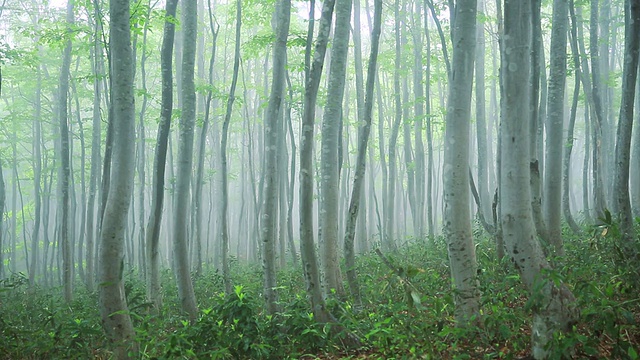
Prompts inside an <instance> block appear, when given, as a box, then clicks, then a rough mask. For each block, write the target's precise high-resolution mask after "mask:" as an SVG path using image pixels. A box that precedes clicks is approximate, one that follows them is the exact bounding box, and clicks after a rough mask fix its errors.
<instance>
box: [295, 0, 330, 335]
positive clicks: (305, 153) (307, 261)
mask: <svg viewBox="0 0 640 360" xmlns="http://www.w3.org/2000/svg"><path fill="white" fill-rule="evenodd" d="M334 5H335V0H325V1H324V2H323V3H322V14H321V17H320V27H319V29H318V37H317V39H316V42H315V51H314V52H313V59H311V52H312V51H311V48H312V46H313V24H314V21H313V20H311V21H309V30H308V32H307V45H306V49H305V91H304V105H303V117H302V130H301V136H300V256H301V258H302V266H303V271H304V277H305V283H306V290H307V297H309V300H310V302H311V308H312V311H313V313H314V316H315V318H316V320H317V321H318V322H320V323H327V322H330V321H331V320H332V316H331V314H330V313H329V311H328V310H327V308H326V306H325V301H324V298H323V296H322V289H321V286H320V274H319V271H318V260H317V258H316V254H315V244H314V235H313V174H314V170H313V163H312V158H313V142H314V141H313V129H314V120H315V110H316V101H317V97H318V87H319V86H320V77H321V75H322V67H323V64H324V57H325V54H326V51H327V42H328V40H329V31H330V29H331V21H332V17H333V8H334ZM314 7H315V1H313V0H312V1H311V4H310V9H311V10H310V14H309V18H310V19H314Z"/></svg>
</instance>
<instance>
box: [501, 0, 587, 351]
mask: <svg viewBox="0 0 640 360" xmlns="http://www.w3.org/2000/svg"><path fill="white" fill-rule="evenodd" d="M530 18H531V0H506V1H505V5H504V37H503V38H502V78H503V87H502V90H503V94H502V95H503V101H502V126H501V134H500V136H501V149H500V151H501V164H500V165H501V169H500V177H501V179H500V186H501V195H502V199H501V201H500V207H501V223H502V231H503V236H504V241H505V246H506V248H507V250H508V252H509V255H510V256H511V258H512V260H513V263H514V264H515V266H516V268H517V269H518V271H519V272H520V275H521V277H522V280H523V282H524V284H525V286H526V287H527V288H528V289H529V291H530V292H531V296H532V300H533V301H534V302H535V304H534V305H533V309H534V314H533V317H534V319H533V326H532V331H531V334H532V348H533V356H534V358H535V359H546V358H549V356H550V354H549V347H548V343H549V341H550V340H551V339H553V336H554V332H555V331H568V330H570V329H571V325H572V323H573V322H574V321H575V315H576V314H575V308H574V306H575V305H574V303H575V298H574V297H573V295H572V294H571V291H570V290H569V289H568V288H567V287H566V286H565V285H564V284H563V283H562V282H556V281H554V279H552V278H551V277H550V274H549V270H551V267H550V265H549V263H548V262H547V260H546V259H545V257H544V254H543V252H542V249H541V248H540V245H539V242H538V240H537V239H536V229H535V225H534V221H533V210H532V206H531V187H530V186H529V181H530V179H529V177H530V172H529V160H530V155H529V151H530V146H529V145H530V141H529V131H530V128H529V126H526V125H525V124H527V123H526V122H523V121H522V119H523V118H524V119H527V118H528V115H527V111H528V110H530V109H529V108H528V107H527V104H529V88H528V87H526V86H522V84H526V83H527V80H528V77H529V72H530V69H531V63H530V54H529V51H530V48H531V42H530V41H531V22H530ZM523 114H525V115H523Z"/></svg>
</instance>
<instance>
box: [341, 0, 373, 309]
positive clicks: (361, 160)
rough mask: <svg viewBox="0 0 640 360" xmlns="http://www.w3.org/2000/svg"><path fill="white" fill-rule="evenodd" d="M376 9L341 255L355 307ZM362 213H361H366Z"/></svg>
mask: <svg viewBox="0 0 640 360" xmlns="http://www.w3.org/2000/svg"><path fill="white" fill-rule="evenodd" d="M374 6H375V11H374V16H373V17H374V20H373V28H372V30H371V50H370V51H371V52H370V54H369V63H368V65H367V84H366V88H365V99H364V109H363V110H364V114H363V120H364V123H363V124H362V127H360V129H359V134H358V155H357V159H356V170H355V176H354V179H353V188H352V192H351V200H350V202H349V212H348V217H347V221H346V225H345V237H344V254H345V265H346V268H347V281H348V283H349V289H350V290H351V295H352V296H353V299H354V303H355V304H356V306H361V305H362V298H361V295H360V286H359V285H358V278H357V276H356V268H355V267H356V264H355V252H354V244H353V240H354V237H355V225H356V219H357V218H358V214H359V210H360V206H359V205H360V203H361V202H360V199H362V189H363V187H364V179H365V177H364V176H365V170H366V166H365V165H366V164H365V156H366V154H367V145H368V142H369V135H370V133H371V119H372V113H373V88H374V84H375V77H376V72H377V63H378V47H379V43H380V32H381V23H382V0H376V1H375V5H374ZM365 215H366V214H362V215H360V216H365Z"/></svg>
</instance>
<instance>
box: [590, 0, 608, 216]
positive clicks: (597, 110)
mask: <svg viewBox="0 0 640 360" xmlns="http://www.w3.org/2000/svg"><path fill="white" fill-rule="evenodd" d="M598 3H599V0H591V18H590V21H589V24H590V34H589V53H590V60H591V84H592V89H591V93H592V98H593V110H594V111H593V115H594V116H592V119H593V120H594V122H593V126H592V132H593V139H594V141H592V144H593V165H592V174H593V197H594V211H595V215H596V219H601V218H604V211H605V209H606V207H607V204H606V200H605V190H604V175H603V171H602V169H603V164H604V163H603V157H602V151H603V149H602V127H603V124H604V121H605V119H604V110H603V107H602V90H601V87H602V84H601V81H602V80H601V78H600V71H601V68H600V54H599V53H598V45H599V40H598V39H599V37H598V18H599V11H598V10H599V9H598ZM598 221H599V220H598Z"/></svg>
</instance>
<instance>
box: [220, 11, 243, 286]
mask: <svg viewBox="0 0 640 360" xmlns="http://www.w3.org/2000/svg"><path fill="white" fill-rule="evenodd" d="M241 26H242V7H241V2H240V0H237V1H236V41H235V51H234V56H233V75H232V76H233V77H232V80H231V88H230V89H229V97H228V99H227V111H226V114H225V116H224V123H223V124H222V138H221V140H220V158H221V161H220V165H221V171H220V176H221V182H220V188H221V197H222V201H221V203H220V207H221V211H220V234H221V236H220V238H221V239H220V240H221V241H220V246H221V250H222V254H221V255H222V277H223V280H224V289H225V292H226V293H227V294H232V293H233V286H232V283H231V274H230V270H229V219H228V216H229V215H228V212H229V209H228V208H229V185H228V182H227V181H228V171H227V139H228V137H229V123H230V122H231V112H232V110H233V102H234V100H235V96H236V95H235V93H236V85H237V84H238V71H239V69H240V29H241Z"/></svg>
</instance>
